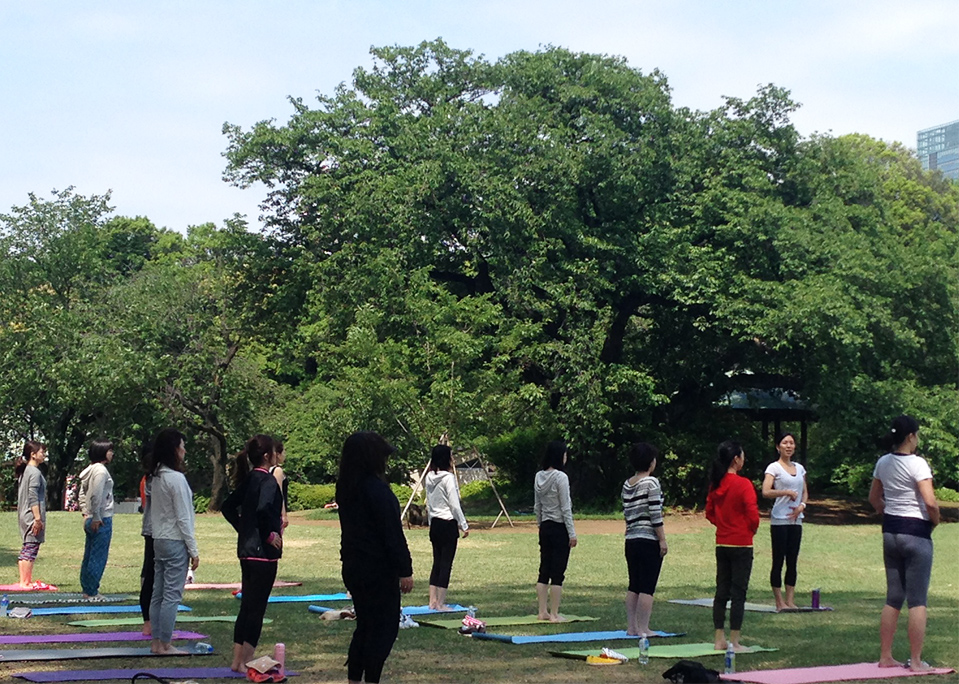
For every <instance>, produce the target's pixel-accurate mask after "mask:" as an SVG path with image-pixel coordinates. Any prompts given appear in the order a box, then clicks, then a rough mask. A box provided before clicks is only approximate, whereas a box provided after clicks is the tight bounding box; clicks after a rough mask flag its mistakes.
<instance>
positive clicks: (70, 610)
mask: <svg viewBox="0 0 959 684" xmlns="http://www.w3.org/2000/svg"><path fill="white" fill-rule="evenodd" d="M177 610H178V611H181V612H182V611H185V610H193V609H192V608H190V607H188V606H179V607H178V608H177ZM139 612H140V606H57V607H54V608H33V609H32V613H33V614H34V615H91V614H95V613H139Z"/></svg>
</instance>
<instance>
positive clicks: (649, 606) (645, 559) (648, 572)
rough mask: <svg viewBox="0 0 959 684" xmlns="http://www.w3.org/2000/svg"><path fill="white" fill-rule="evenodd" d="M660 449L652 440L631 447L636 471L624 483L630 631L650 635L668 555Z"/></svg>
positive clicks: (627, 611) (631, 463) (631, 462)
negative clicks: (659, 474)
mask: <svg viewBox="0 0 959 684" xmlns="http://www.w3.org/2000/svg"><path fill="white" fill-rule="evenodd" d="M658 460H659V451H657V449H656V447H654V446H653V445H652V444H647V443H646V442H637V443H636V444H633V446H632V447H630V449H629V464H630V465H631V466H632V467H633V470H634V471H635V472H634V474H633V476H632V477H631V478H629V479H628V480H626V482H625V483H624V484H623V515H624V517H625V518H626V567H627V568H628V570H629V588H628V589H627V590H626V633H627V634H629V635H631V636H649V634H651V630H650V629H649V616H650V614H651V613H652V611H653V594H655V593H656V584H657V583H658V582H659V573H660V571H661V570H662V567H663V558H665V556H666V552H667V550H668V547H667V545H666V530H665V528H664V527H663V490H662V489H661V488H660V486H659V480H657V479H656V478H655V477H653V471H654V470H656V465H657V462H658Z"/></svg>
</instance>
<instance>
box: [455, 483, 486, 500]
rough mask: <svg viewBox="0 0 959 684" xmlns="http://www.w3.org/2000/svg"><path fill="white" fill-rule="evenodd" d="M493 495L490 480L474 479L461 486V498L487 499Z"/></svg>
mask: <svg viewBox="0 0 959 684" xmlns="http://www.w3.org/2000/svg"><path fill="white" fill-rule="evenodd" d="M492 495H493V488H492V487H490V484H489V480H473V481H472V482H467V483H466V484H465V485H463V486H462V487H460V499H462V500H463V501H467V500H469V499H487V498H489V497H491V496H492Z"/></svg>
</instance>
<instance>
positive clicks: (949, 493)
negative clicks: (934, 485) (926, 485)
mask: <svg viewBox="0 0 959 684" xmlns="http://www.w3.org/2000/svg"><path fill="white" fill-rule="evenodd" d="M936 498H937V499H939V501H949V502H956V501H959V492H957V491H956V490H955V489H949V488H948V487H939V489H937V490H936Z"/></svg>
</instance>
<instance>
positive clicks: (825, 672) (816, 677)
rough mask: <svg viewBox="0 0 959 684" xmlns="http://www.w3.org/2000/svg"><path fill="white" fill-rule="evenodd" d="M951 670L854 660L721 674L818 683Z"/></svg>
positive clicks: (756, 683)
mask: <svg viewBox="0 0 959 684" xmlns="http://www.w3.org/2000/svg"><path fill="white" fill-rule="evenodd" d="M950 672H955V670H953V669H952V668H951V667H939V668H936V669H934V670H929V671H928V672H913V671H912V670H909V669H907V668H905V667H879V664H878V663H853V664H851V665H823V666H820V667H793V668H789V669H786V670H755V671H753V672H736V673H734V674H730V675H719V676H720V677H721V678H722V679H729V680H732V681H740V682H751V683H752V684H815V683H816V682H842V681H846V680H849V679H886V678H892V677H910V676H912V675H924V674H949V673H950Z"/></svg>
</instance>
